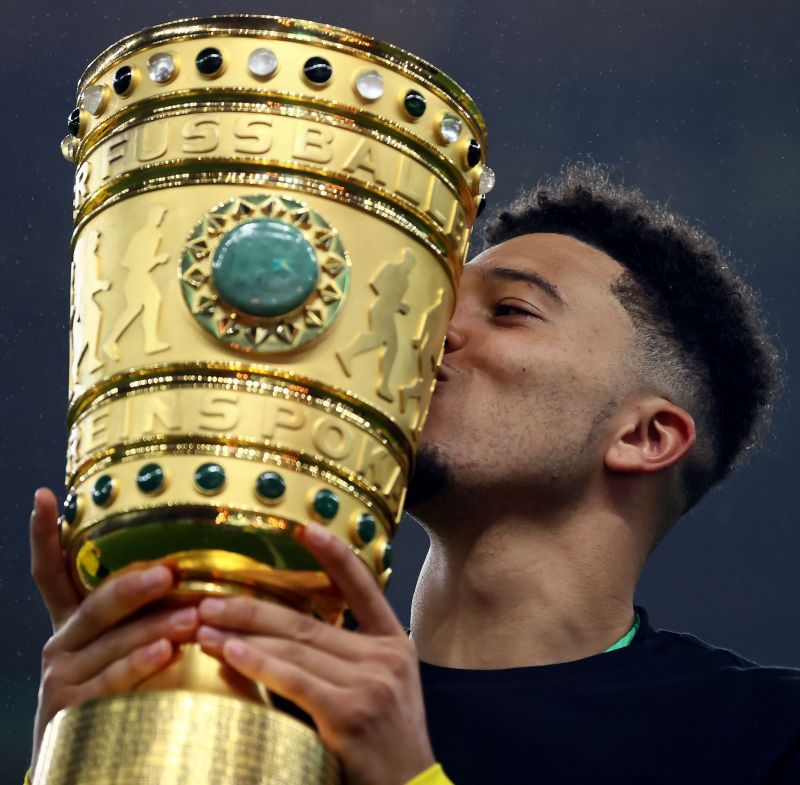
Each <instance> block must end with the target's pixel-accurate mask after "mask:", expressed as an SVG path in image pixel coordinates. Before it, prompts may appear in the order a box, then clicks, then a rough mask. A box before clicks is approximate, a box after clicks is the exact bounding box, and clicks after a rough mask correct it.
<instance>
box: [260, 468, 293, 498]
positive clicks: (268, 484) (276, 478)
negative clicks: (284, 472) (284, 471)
mask: <svg viewBox="0 0 800 785" xmlns="http://www.w3.org/2000/svg"><path fill="white" fill-rule="evenodd" d="M256 491H258V495H259V496H263V497H264V498H265V499H270V500H274V499H280V498H281V496H283V494H284V493H286V481H285V480H284V479H283V477H281V476H280V474H278V473H277V472H264V473H263V474H260V475H259V477H258V480H256Z"/></svg>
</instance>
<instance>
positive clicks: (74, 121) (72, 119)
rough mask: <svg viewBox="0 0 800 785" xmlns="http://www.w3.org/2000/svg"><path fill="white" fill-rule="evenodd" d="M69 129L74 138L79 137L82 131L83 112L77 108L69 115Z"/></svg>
mask: <svg viewBox="0 0 800 785" xmlns="http://www.w3.org/2000/svg"><path fill="white" fill-rule="evenodd" d="M67 128H69V132H70V133H71V134H72V135H73V136H78V135H79V132H80V130H81V110H80V108H75V109H73V110H72V111H71V112H70V113H69V117H68V118H67Z"/></svg>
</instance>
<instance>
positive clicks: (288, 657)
mask: <svg viewBox="0 0 800 785" xmlns="http://www.w3.org/2000/svg"><path fill="white" fill-rule="evenodd" d="M233 639H239V640H245V641H247V643H248V644H250V645H252V646H253V647H254V648H256V649H258V650H259V651H260V652H261V653H262V654H264V655H266V656H268V657H270V658H272V659H277V660H280V661H281V662H283V663H287V664H291V665H295V666H297V667H298V668H300V669H301V670H303V671H306V672H307V673H311V674H313V675H315V676H318V677H319V678H320V679H321V680H323V681H327V682H330V683H331V684H336V685H338V686H340V687H346V686H350V685H352V684H354V683H356V682H357V681H358V672H359V666H358V665H357V664H355V665H354V663H353V662H351V661H347V660H343V659H342V658H341V657H337V656H335V655H333V654H328V652H325V651H321V650H320V649H316V648H313V647H312V646H306V645H305V644H303V643H295V642H294V641H287V640H286V639H284V638H268V637H265V636H262V635H247V636H243V635H238V634H236V633H235V632H228V631H226V630H218V629H216V628H215V627H206V626H201V627H200V628H199V629H198V630H197V642H198V643H199V644H200V645H201V646H202V648H203V651H205V652H207V653H208V654H211V655H213V656H214V657H218V658H219V659H224V655H223V650H224V648H225V644H226V643H227V642H228V641H229V640H233Z"/></svg>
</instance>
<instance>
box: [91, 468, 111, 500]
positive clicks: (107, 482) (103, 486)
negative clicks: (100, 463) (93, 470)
mask: <svg viewBox="0 0 800 785" xmlns="http://www.w3.org/2000/svg"><path fill="white" fill-rule="evenodd" d="M113 492H114V480H113V478H112V477H111V475H110V474H104V475H103V476H102V477H100V478H99V479H98V480H97V482H96V483H95V484H94V488H92V501H93V502H94V503H95V504H96V505H97V506H98V507H105V506H106V505H107V504H108V503H109V502H110V501H111V494H112V493H113Z"/></svg>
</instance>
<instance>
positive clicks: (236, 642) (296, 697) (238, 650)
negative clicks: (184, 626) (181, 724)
mask: <svg viewBox="0 0 800 785" xmlns="http://www.w3.org/2000/svg"><path fill="white" fill-rule="evenodd" d="M222 656H223V658H224V660H225V662H227V663H228V664H229V665H230V666H231V667H232V668H234V670H237V671H239V673H241V674H242V675H243V676H247V677H248V678H250V679H253V680H254V681H257V682H259V683H261V684H263V685H264V686H266V688H267V689H268V690H271V691H272V692H277V693H278V695H282V696H283V697H284V698H288V699H289V700H290V701H293V702H294V703H296V704H297V705H298V706H299V707H300V708H301V709H303V711H305V712H307V713H308V714H310V715H311V716H312V717H314V718H315V719H317V718H324V719H326V720H330V719H332V718H334V717H336V716H337V715H338V714H339V712H340V711H341V704H342V702H343V701H342V698H343V697H344V690H343V689H342V688H341V687H337V686H334V685H332V684H329V683H327V682H326V681H324V680H323V679H321V678H319V677H318V676H316V675H314V674H311V673H308V672H307V671H304V670H303V669H302V668H299V667H298V666H297V665H294V664H292V663H288V662H281V661H280V660H279V659H277V658H274V657H271V656H269V655H268V654H266V653H265V652H263V651H261V650H260V649H258V648H257V647H256V646H254V645H251V644H250V643H247V642H245V641H243V640H242V639H241V638H232V639H230V640H229V641H227V642H226V643H225V646H224V647H223V649H222Z"/></svg>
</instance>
